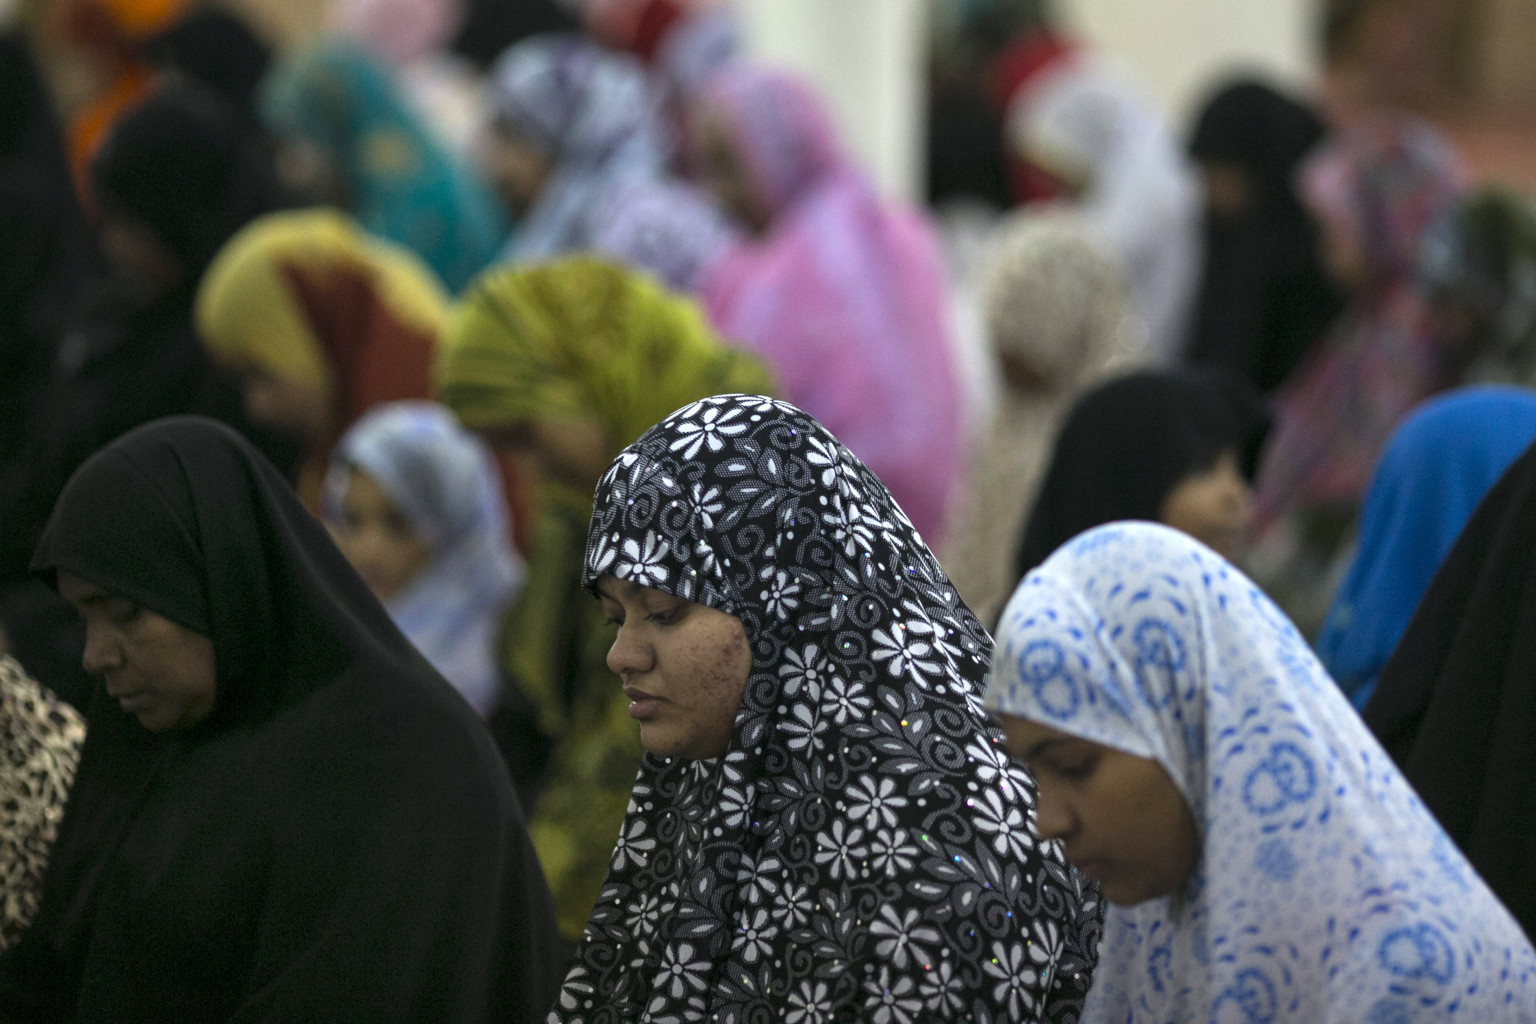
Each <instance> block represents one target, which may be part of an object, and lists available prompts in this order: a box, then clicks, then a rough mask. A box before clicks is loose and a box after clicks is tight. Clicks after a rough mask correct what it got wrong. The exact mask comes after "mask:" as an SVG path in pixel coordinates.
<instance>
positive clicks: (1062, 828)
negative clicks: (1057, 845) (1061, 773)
mask: <svg viewBox="0 0 1536 1024" xmlns="http://www.w3.org/2000/svg"><path fill="white" fill-rule="evenodd" d="M1035 824H1036V826H1037V827H1038V828H1039V829H1040V834H1041V835H1042V836H1044V837H1045V838H1046V839H1069V838H1071V836H1072V835H1073V834H1074V833H1075V832H1076V831H1077V827H1076V819H1075V817H1074V816H1073V814H1072V808H1071V806H1070V805H1069V804H1068V803H1067V802H1066V801H1064V800H1061V799H1060V798H1059V797H1058V796H1057V795H1056V794H1054V793H1052V792H1051V789H1050V788H1048V787H1047V786H1046V785H1045V784H1043V783H1042V784H1040V790H1039V795H1038V800H1037V802H1036V805H1035Z"/></svg>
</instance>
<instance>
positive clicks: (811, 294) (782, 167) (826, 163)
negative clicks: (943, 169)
mask: <svg viewBox="0 0 1536 1024" xmlns="http://www.w3.org/2000/svg"><path fill="white" fill-rule="evenodd" d="M698 119H699V120H700V121H703V120H706V119H708V120H712V121H713V122H714V123H716V124H717V125H719V126H720V127H721V128H723V129H724V132H725V135H726V137H727V139H728V141H729V142H730V143H731V146H732V148H733V149H734V150H735V151H736V154H737V158H738V160H740V162H741V163H742V165H743V166H744V168H745V170H746V173H747V177H748V179H749V182H750V185H751V186H752V189H753V191H754V193H755V194H756V197H757V200H758V202H759V204H760V205H761V206H762V208H763V209H764V210H765V211H766V212H767V213H768V214H769V215H770V216H771V223H770V225H769V227H768V229H767V231H766V232H765V233H764V234H763V235H762V236H760V237H758V238H752V239H746V240H743V241H741V242H738V243H737V244H735V245H734V246H733V247H732V248H731V249H729V250H728V251H727V252H726V254H725V255H724V256H723V257H722V258H721V259H720V261H719V262H718V263H717V264H716V265H715V266H714V267H713V268H711V269H710V270H709V271H707V272H706V274H705V276H704V278H703V280H702V283H701V287H700V292H701V297H702V299H703V301H704V304H705V307H706V308H707V309H708V311H709V314H710V316H711V318H712V319H713V320H714V322H715V324H716V326H717V327H718V328H719V329H720V331H721V333H723V334H724V335H726V336H727V337H731V338H734V339H736V340H737V341H739V342H741V343H742V344H744V345H745V346H747V347H749V348H751V349H752V350H754V351H756V352H757V353H759V354H760V355H761V356H762V357H763V358H764V359H765V360H766V361H767V362H768V363H769V364H770V365H771V366H772V367H773V370H774V372H775V373H776V374H777V376H778V378H779V381H780V382H781V384H782V387H783V396H784V397H785V398H786V399H788V400H789V401H790V402H792V403H793V404H795V405H798V406H799V407H800V408H802V409H804V410H805V411H806V412H809V413H810V414H811V415H813V416H815V417H816V418H817V419H819V420H820V421H821V422H822V423H823V424H825V425H826V426H827V428H828V429H829V430H831V431H832V433H833V434H835V435H836V436H837V438H838V440H840V441H842V442H843V444H845V445H847V446H848V448H850V449H851V450H852V451H853V452H854V453H855V454H857V455H858V456H859V457H860V458H861V459H863V460H864V462H865V463H866V464H867V465H868V466H869V467H870V468H871V469H873V470H874V471H875V473H876V474H877V475H878V476H879V477H880V479H881V480H882V481H883V482H884V483H885V485H886V487H887V488H888V489H889V490H890V491H891V493H892V494H894V495H895V496H896V499H897V501H898V502H899V503H900V505H901V508H902V510H903V511H904V512H905V513H906V514H907V517H908V518H909V519H910V520H911V521H912V523H913V525H914V526H916V527H917V529H918V532H919V533H921V534H922V536H923V538H924V540H925V541H926V542H927V543H929V544H930V545H934V544H938V543H939V542H940V541H941V539H942V535H943V530H944V523H945V514H946V512H947V511H948V507H949V503H950V498H951V495H952V493H953V491H954V489H955V485H956V483H957V480H958V476H959V472H960V468H961V463H962V462H963V458H962V455H963V450H962V445H963V439H962V428H961V416H960V395H959V386H958V383H957V380H956V373H955V368H954V365H953V360H952V356H951V348H950V340H949V335H948V327H947V325H946V323H945V316H946V302H945V295H944V274H943V268H942V265H941V263H940V257H939V250H938V243H937V240H936V238H935V236H934V233H933V230H932V228H931V227H930V226H929V224H928V222H927V221H926V220H925V219H923V218H922V217H921V216H920V215H919V214H917V213H916V212H914V211H912V210H909V209H906V208H903V207H899V206H896V205H893V204H889V203H884V202H882V201H881V200H880V199H879V197H878V196H876V194H875V192H874V189H873V187H872V186H871V185H870V183H869V181H868V180H867V179H866V178H865V176H864V175H863V174H862V173H861V172H860V171H859V170H858V169H857V168H855V167H854V166H852V165H851V164H850V163H849V162H848V160H847V159H846V157H845V156H844V155H843V154H842V152H841V150H840V149H839V147H838V145H837V142H836V140H835V139H834V137H833V131H832V126H831V122H830V121H829V119H828V117H827V115H826V113H825V111H824V110H823V109H822V106H821V104H820V103H819V102H818V101H817V99H816V98H815V97H814V96H813V95H812V94H811V93H810V92H809V90H807V89H806V88H805V87H804V86H803V85H801V84H800V83H799V82H797V81H795V80H793V79H791V78H789V77H788V76H786V75H783V74H780V73H777V72H771V71H765V70H761V69H756V68H750V67H745V66H741V65H732V66H731V67H728V68H726V69H725V70H723V71H721V72H719V73H718V74H717V75H715V76H714V77H713V78H711V80H710V81H709V83H708V84H707V85H706V86H705V89H704V92H703V95H702V96H701V98H700V101H699V111H698Z"/></svg>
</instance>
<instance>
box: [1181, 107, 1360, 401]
mask: <svg viewBox="0 0 1536 1024" xmlns="http://www.w3.org/2000/svg"><path fill="white" fill-rule="evenodd" d="M1325 131H1326V128H1325V126H1324V124H1323V122H1322V120H1321V119H1320V118H1319V117H1318V116H1317V115H1316V114H1315V113H1313V112H1312V111H1311V110H1310V109H1309V108H1307V107H1305V106H1303V105H1302V104H1300V103H1297V102H1296V101H1295V100H1292V99H1290V98H1289V97H1286V96H1284V95H1282V94H1280V93H1278V92H1276V91H1275V90H1274V89H1272V88H1270V87H1269V86H1267V85H1263V84H1261V83H1258V82H1237V83H1234V84H1232V85H1229V86H1227V87H1225V88H1223V89H1222V90H1221V91H1219V92H1218V93H1217V94H1216V95H1215V96H1214V97H1213V98H1212V99H1211V100H1210V102H1209V103H1208V104H1207V105H1206V107H1205V109H1204V110H1203V111H1202V112H1201V114H1200V117H1199V120H1198V121H1197V123H1196V125H1195V131H1194V136H1193V138H1192V139H1191V141H1190V145H1189V149H1190V155H1191V156H1193V157H1194V158H1195V160H1197V161H1199V162H1200V163H1209V164H1225V165H1229V166H1232V167H1235V168H1237V169H1239V170H1241V171H1242V172H1243V173H1244V174H1245V176H1246V178H1247V181H1248V189H1249V193H1248V201H1247V204H1246V206H1245V207H1244V209H1243V210H1242V211H1241V212H1240V213H1237V214H1235V215H1225V216H1223V215H1217V214H1216V213H1214V212H1212V211H1208V212H1207V214H1206V219H1205V267H1204V271H1203V276H1202V279H1201V283H1200V289H1199V298H1198V301H1197V303H1196V306H1195V312H1194V318H1193V326H1192V334H1191V338H1190V343H1189V349H1188V356H1189V360H1190V361H1191V362H1193V363H1197V364H1202V365H1209V366H1221V367H1226V368H1227V369H1229V370H1231V371H1233V372H1234V373H1236V374H1238V375H1239V376H1241V377H1243V378H1244V379H1246V380H1247V381H1249V383H1251V384H1252V385H1253V386H1254V387H1255V388H1257V389H1258V390H1259V391H1260V392H1269V391H1271V390H1273V389H1274V388H1275V387H1276V386H1277V385H1278V384H1279V383H1280V382H1281V381H1282V380H1284V379H1285V376H1286V375H1287V374H1288V373H1289V372H1290V371H1291V369H1292V367H1294V366H1295V365H1296V363H1297V362H1298V361H1299V360H1300V359H1301V357H1302V356H1303V355H1304V354H1305V353H1306V351H1307V349H1308V348H1310V347H1311V346H1312V343H1313V342H1315V341H1316V340H1317V339H1318V338H1319V337H1320V336H1321V335H1322V333H1323V331H1324V330H1326V329H1327V327H1328V325H1329V324H1331V323H1332V322H1333V320H1334V319H1335V318H1336V317H1337V316H1338V314H1339V311H1340V309H1342V307H1343V300H1342V297H1341V296H1340V295H1339V294H1338V292H1337V290H1336V289H1335V288H1334V287H1333V285H1332V284H1331V283H1330V282H1329V279H1328V277H1327V275H1326V273H1325V271H1324V270H1323V266H1322V262H1321V259H1320V256H1319V249H1318V233H1317V228H1316V227H1315V226H1314V224H1313V222H1312V218H1311V216H1310V215H1309V214H1308V213H1307V211H1306V209H1305V208H1304V207H1303V206H1302V204H1301V199H1300V197H1299V196H1298V194H1297V192H1296V186H1295V178H1296V173H1297V168H1298V166H1299V165H1300V163H1301V161H1302V158H1303V157H1304V156H1306V154H1307V153H1308V152H1310V151H1311V150H1312V148H1313V147H1314V146H1316V145H1317V144H1318V143H1319V142H1320V141H1321V140H1322V138H1323V135H1324V132H1325Z"/></svg>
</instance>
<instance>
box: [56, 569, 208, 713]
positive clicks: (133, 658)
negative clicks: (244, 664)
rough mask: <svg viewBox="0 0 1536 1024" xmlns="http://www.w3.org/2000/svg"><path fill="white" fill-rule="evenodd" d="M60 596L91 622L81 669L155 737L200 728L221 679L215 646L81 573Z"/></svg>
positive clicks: (70, 576) (67, 576) (68, 578)
mask: <svg viewBox="0 0 1536 1024" xmlns="http://www.w3.org/2000/svg"><path fill="white" fill-rule="evenodd" d="M59 594H60V595H61V596H62V597H63V598H64V599H65V600H66V601H68V602H69V603H70V604H72V605H74V606H75V610H76V611H78V612H79V613H80V617H81V618H82V619H83V620H85V652H84V654H82V655H81V658H80V664H81V666H82V667H84V669H85V671H87V672H89V673H90V674H91V675H99V676H101V677H102V678H103V679H104V680H105V681H106V684H107V693H108V694H110V695H111V696H112V697H113V698H114V699H115V700H116V701H117V702H118V704H120V705H121V706H122V709H123V710H124V711H125V712H127V713H128V714H130V715H133V716H134V717H136V718H137V719H138V720H139V724H140V725H142V726H143V727H144V728H146V729H148V730H149V731H150V732H168V731H171V730H175V729H186V728H190V727H191V726H194V725H196V724H197V723H199V722H201V721H202V720H203V719H205V718H207V717H208V715H209V714H210V713H211V712H212V711H213V703H214V698H215V696H216V693H217V680H218V676H217V675H216V673H215V671H214V659H213V641H212V640H209V639H208V638H207V637H205V636H203V635H202V634H201V633H195V632H193V631H192V630H190V629H188V628H186V627H185V626H183V625H180V624H179V623H176V622H172V621H171V620H170V619H167V618H165V617H164V616H162V615H158V614H156V613H155V612H152V611H150V610H149V609H148V608H145V607H143V606H141V605H138V604H135V603H134V602H133V601H130V600H129V599H127V598H125V597H121V596H119V595H117V594H113V593H111V592H110V591H106V590H103V589H101V588H100V587H98V586H96V585H95V584H93V583H88V582H86V581H85V580H83V579H81V578H80V577H78V576H76V575H75V574H74V573H71V572H67V571H65V570H60V571H59Z"/></svg>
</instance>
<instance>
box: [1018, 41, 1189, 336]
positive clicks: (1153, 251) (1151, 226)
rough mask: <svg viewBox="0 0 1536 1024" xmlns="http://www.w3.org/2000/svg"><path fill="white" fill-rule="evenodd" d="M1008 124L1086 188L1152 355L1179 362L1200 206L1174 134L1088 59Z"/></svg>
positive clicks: (1069, 64)
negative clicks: (1177, 359)
mask: <svg viewBox="0 0 1536 1024" xmlns="http://www.w3.org/2000/svg"><path fill="white" fill-rule="evenodd" d="M1007 121H1008V124H1007V130H1008V132H1009V135H1010V137H1011V138H1012V139H1013V140H1014V145H1015V146H1016V148H1018V149H1019V150H1020V151H1022V152H1023V153H1024V154H1026V155H1027V156H1028V157H1029V158H1030V159H1031V160H1032V161H1033V162H1035V163H1038V164H1040V165H1041V166H1042V167H1044V168H1046V169H1047V170H1049V171H1051V172H1052V173H1054V174H1055V175H1056V176H1057V177H1058V178H1062V179H1064V180H1067V181H1075V182H1078V183H1080V184H1081V185H1082V195H1081V197H1080V198H1079V199H1078V200H1077V207H1078V209H1080V210H1081V211H1082V212H1083V215H1084V216H1085V217H1087V218H1088V220H1089V222H1090V223H1091V224H1092V225H1093V228H1094V231H1095V232H1096V233H1097V235H1098V237H1099V239H1100V241H1101V242H1102V243H1103V244H1104V246H1105V248H1106V250H1107V251H1108V252H1109V253H1110V254H1111V255H1112V256H1113V257H1114V258H1115V260H1116V262H1117V263H1118V264H1119V267H1120V271H1121V273H1122V274H1123V275H1124V276H1125V282H1126V289H1127V291H1128V292H1129V296H1130V301H1131V308H1132V311H1133V312H1134V313H1135V314H1136V315H1137V317H1138V318H1139V319H1140V320H1141V323H1142V327H1143V329H1144V331H1145V332H1146V338H1147V341H1148V343H1149V345H1150V348H1151V351H1152V352H1153V353H1155V354H1156V356H1157V358H1158V359H1159V360H1161V361H1172V360H1173V359H1175V358H1176V357H1177V356H1178V355H1179V354H1180V353H1181V352H1182V351H1183V348H1184V340H1185V332H1186V329H1187V326H1188V321H1189V315H1190V309H1191V306H1192V303H1193V299H1194V291H1195V288H1196V286H1197V283H1198V278H1199V274H1200V221H1199V217H1200V204H1199V189H1198V185H1197V183H1196V180H1195V175H1194V171H1193V170H1192V169H1191V168H1190V166H1189V164H1188V162H1187V160H1186V159H1185V157H1184V154H1183V153H1182V152H1180V151H1179V148H1178V146H1177V145H1176V144H1175V143H1174V141H1173V138H1172V137H1171V136H1170V135H1169V133H1168V130H1167V129H1166V128H1165V127H1164V126H1163V124H1162V123H1161V121H1160V120H1159V119H1158V117H1157V115H1156V114H1155V113H1154V111H1153V110H1152V108H1151V107H1150V106H1149V105H1148V104H1147V102H1146V101H1145V100H1143V99H1142V97H1141V96H1139V95H1138V94H1137V90H1136V89H1135V88H1134V86H1132V85H1131V84H1130V83H1129V82H1127V81H1125V80H1123V79H1122V78H1121V76H1119V75H1118V74H1116V73H1115V72H1114V71H1112V70H1111V69H1110V68H1108V67H1107V66H1106V65H1104V64H1103V63H1102V62H1100V61H1097V60H1093V59H1089V58H1086V57H1078V58H1075V59H1073V60H1070V61H1063V62H1060V63H1058V64H1054V65H1052V66H1051V67H1050V68H1049V69H1048V70H1046V71H1045V72H1043V73H1042V74H1041V75H1040V78H1039V80H1038V81H1036V82H1033V83H1031V85H1030V87H1029V88H1028V89H1026V90H1024V91H1023V92H1022V94H1021V95H1019V96H1018V97H1016V98H1015V99H1014V101H1013V102H1012V104H1011V105H1010V108H1009V110H1008V112H1007Z"/></svg>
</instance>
